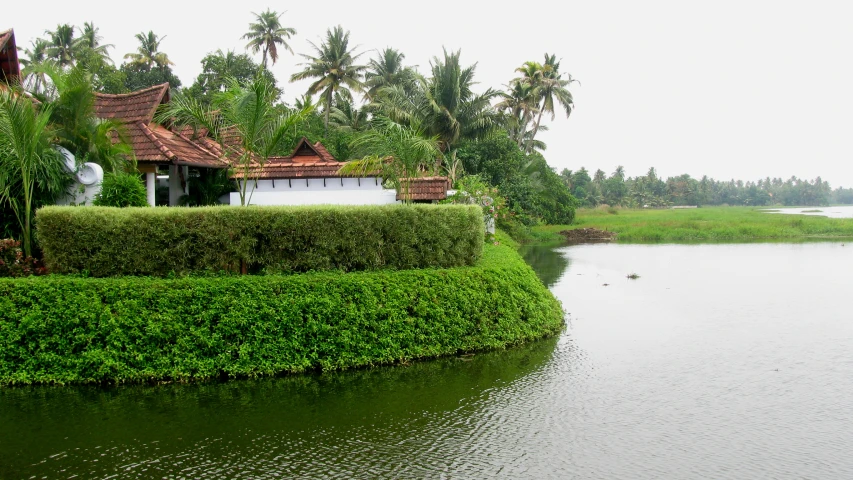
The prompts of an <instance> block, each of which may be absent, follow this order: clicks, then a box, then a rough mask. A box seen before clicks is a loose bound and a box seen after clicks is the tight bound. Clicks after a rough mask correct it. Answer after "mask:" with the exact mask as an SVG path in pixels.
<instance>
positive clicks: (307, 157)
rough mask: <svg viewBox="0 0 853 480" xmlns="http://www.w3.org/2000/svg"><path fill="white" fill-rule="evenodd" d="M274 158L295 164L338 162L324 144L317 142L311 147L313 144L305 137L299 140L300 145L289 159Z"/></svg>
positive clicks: (297, 145)
mask: <svg viewBox="0 0 853 480" xmlns="http://www.w3.org/2000/svg"><path fill="white" fill-rule="evenodd" d="M273 158H275V159H277V160H278V161H281V162H287V161H290V162H294V163H295V162H300V163H314V162H337V159H335V157H334V156H333V155H332V154H331V153H329V151H328V150H326V147H324V146H323V144H322V143H320V142H317V143H315V144H314V145H311V142H309V141H308V139H307V138H305V137H302V138H301V139H300V140H299V143H297V144H296V148H294V149H293V153H291V154H290V156H289V157H273Z"/></svg>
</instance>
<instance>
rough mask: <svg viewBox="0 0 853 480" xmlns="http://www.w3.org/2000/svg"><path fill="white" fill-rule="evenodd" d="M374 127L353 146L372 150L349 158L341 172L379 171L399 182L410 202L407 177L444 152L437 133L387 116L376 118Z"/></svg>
mask: <svg viewBox="0 0 853 480" xmlns="http://www.w3.org/2000/svg"><path fill="white" fill-rule="evenodd" d="M373 127H374V128H371V129H370V130H367V131H365V132H364V133H363V134H362V135H361V136H359V137H357V138H356V139H355V141H353V148H355V149H361V150H363V151H368V152H371V154H370V155H368V156H366V157H364V158H362V159H361V160H355V161H351V162H347V163H346V164H344V166H343V167H342V168H341V170H340V172H341V173H343V174H353V175H361V176H364V175H376V173H377V172H380V174H381V176H382V178H385V179H387V180H389V181H391V182H392V183H394V184H396V186H397V188H398V189H399V191H400V193H401V194H402V196H403V201H405V202H406V203H409V202H410V201H411V196H410V195H409V189H408V187H409V183H408V182H406V181H405V180H406V179H411V178H417V177H419V176H421V172H423V171H425V170H427V169H428V168H429V166H430V164H431V163H432V162H433V161H434V160H435V158H436V156H440V155H441V151H440V150H439V148H438V144H439V140H438V136H429V135H427V134H426V132H425V131H424V130H423V129H422V128H421V126H420V125H418V124H413V125H411V126H405V125H400V124H399V123H396V122H394V121H392V120H390V119H388V118H385V117H378V118H376V119H375V120H374V122H373Z"/></svg>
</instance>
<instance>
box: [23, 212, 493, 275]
mask: <svg viewBox="0 0 853 480" xmlns="http://www.w3.org/2000/svg"><path fill="white" fill-rule="evenodd" d="M36 224H37V227H38V234H39V237H38V238H39V242H40V244H41V247H42V250H43V252H44V259H45V264H46V265H47V266H48V268H49V269H50V271H51V272H53V273H81V272H84V271H85V272H89V274H91V275H92V276H95V277H107V276H123V275H150V276H160V277H163V276H169V275H177V276H185V275H189V274H196V273H211V272H221V271H223V270H226V271H240V270H241V265H243V266H245V269H246V270H247V271H248V272H251V273H277V272H306V271H311V270H342V271H352V270H374V269H381V268H397V269H405V268H424V267H453V266H461V265H472V264H473V263H474V262H475V261H476V260H477V259H478V258H479V256H480V255H481V253H482V248H483V229H484V227H483V216H482V211H481V209H480V207H477V206H461V205H459V206H457V205H410V206H407V205H389V206H365V207H343V206H322V207H317V206H311V207H200V208H127V209H117V208H99V207H88V208H72V207H46V208H43V209H41V210H39V211H38V215H37V216H36Z"/></svg>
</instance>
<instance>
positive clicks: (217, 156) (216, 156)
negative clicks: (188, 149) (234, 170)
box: [168, 130, 226, 164]
mask: <svg viewBox="0 0 853 480" xmlns="http://www.w3.org/2000/svg"><path fill="white" fill-rule="evenodd" d="M168 131H170V132H172V133H173V134H174V135H177V136H178V137H180V138H182V139H183V140H185V141H187V143H189V144H190V145H192V146H193V147H195V148H196V149H198V150H200V151H202V152H204V153H206V154H208V155H210V156H211V157H213V158H215V159H216V160H217V161H220V162H222V163H223V164H225V163H226V162H225V161H224V160H222V159H221V158H219V155H216V154H215V153H213V152H211V151H210V150H208V149H207V148H205V147H204V146H202V145H200V144H198V143H196V142H195V141H194V140H190V139H189V138H187V137H186V136H185V135H183V134H181V133H180V132H176V131H174V130H168Z"/></svg>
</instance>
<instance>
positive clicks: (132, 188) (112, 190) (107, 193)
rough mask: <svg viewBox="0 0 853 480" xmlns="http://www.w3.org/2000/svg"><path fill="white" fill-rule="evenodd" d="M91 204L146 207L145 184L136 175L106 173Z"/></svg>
mask: <svg viewBox="0 0 853 480" xmlns="http://www.w3.org/2000/svg"><path fill="white" fill-rule="evenodd" d="M92 204H94V205H96V206H99V207H147V206H148V195H147V194H146V191H145V185H143V184H142V180H140V179H139V177H138V176H136V175H131V174H128V173H119V174H114V173H107V174H105V175H104V181H103V183H101V192H100V193H98V194H97V195H96V196H95V199H94V200H93V201H92Z"/></svg>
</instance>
